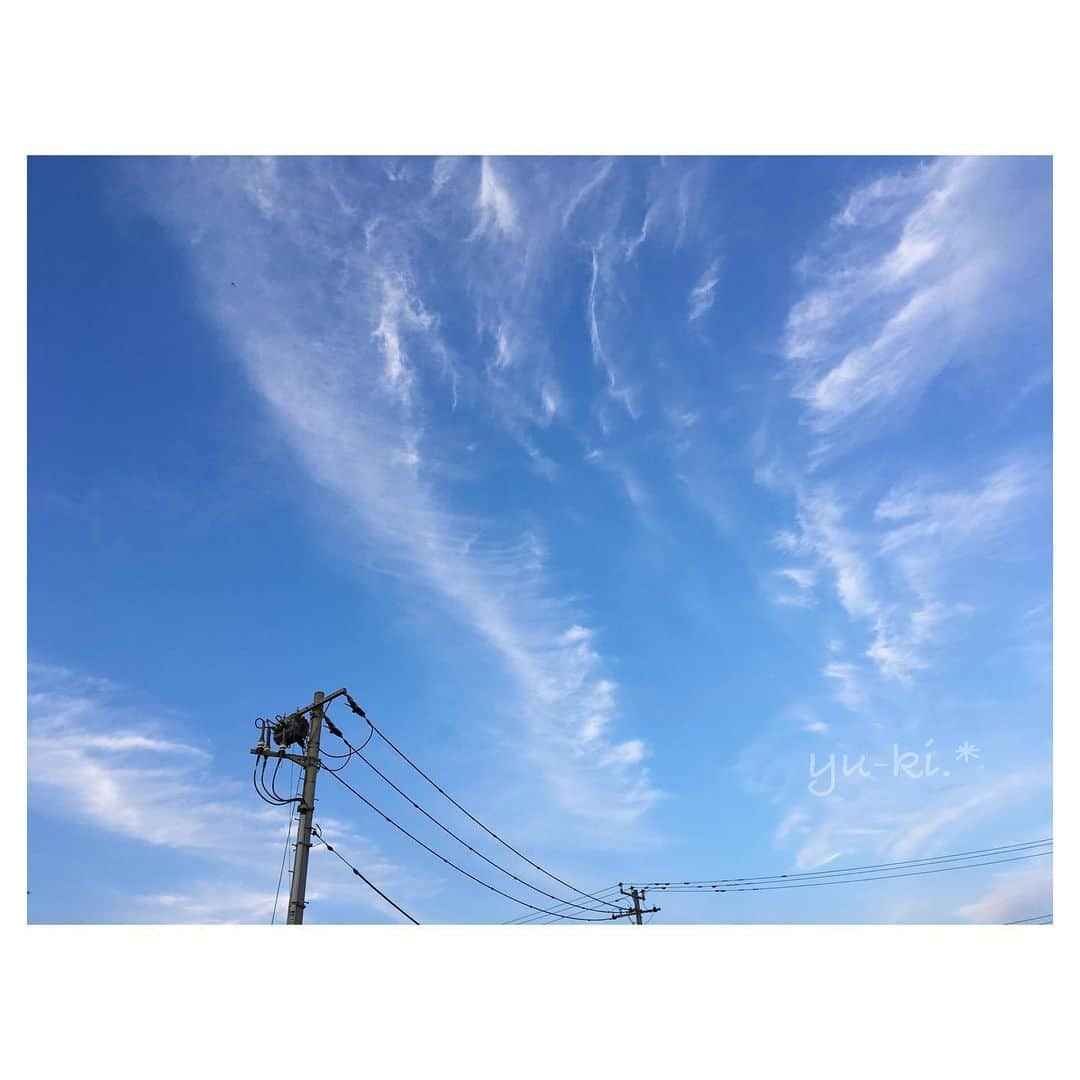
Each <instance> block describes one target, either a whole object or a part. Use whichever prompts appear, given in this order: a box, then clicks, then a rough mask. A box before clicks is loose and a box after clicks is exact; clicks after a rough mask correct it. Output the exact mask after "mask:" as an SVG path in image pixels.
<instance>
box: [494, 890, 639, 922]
mask: <svg viewBox="0 0 1080 1080" xmlns="http://www.w3.org/2000/svg"><path fill="white" fill-rule="evenodd" d="M618 894H619V887H618V885H612V886H611V887H610V888H607V889H594V890H593V895H594V896H596V897H597V899H600V900H605V902H607V900H608V899H609V898H610V897H612V896H618ZM569 907H570V905H569V904H557V905H556V907H555V909H554V910H555V911H557V912H558V911H563V910H569ZM545 921H551V920H550V919H548V918H547V917H546V916H544V915H519V916H517V918H515V919H507V920H506V922H505V923H504V924H503V925H504V926H523V925H524V924H526V923H531V922H545Z"/></svg>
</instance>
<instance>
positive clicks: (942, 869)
mask: <svg viewBox="0 0 1080 1080" xmlns="http://www.w3.org/2000/svg"><path fill="white" fill-rule="evenodd" d="M1052 855H1053V852H1051V851H1037V852H1034V853H1033V854H1028V855H1015V856H1013V857H1011V858H1008V859H991V860H988V861H984V862H968V863H959V864H956V865H954V866H935V867H932V868H931V869H929V870H912V871H909V872H907V873H903V874H877V875H872V876H869V877H849V878H831V879H829V880H826V881H797V882H791V883H787V884H783V885H727V886H724V887H720V886H719V885H707V886H704V885H697V886H691V887H690V888H683V887H681V886H678V887H675V886H672V887H668V886H666V885H654V886H653V888H654V889H655V890H657V891H658V892H670V893H693V892H700V893H708V892H714V893H733V892H772V891H773V890H775V889H812V888H814V887H816V886H818V885H855V884H858V883H859V882H863V881H893V880H895V879H897V878H907V877H922V876H923V875H925V874H944V873H946V872H947V871H949V870H971V869H974V868H975V867H979V866H1000V865H1001V864H1002V863H1010V862H1022V861H1023V860H1024V859H1040V858H1044V857H1046V856H1052Z"/></svg>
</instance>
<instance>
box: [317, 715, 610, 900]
mask: <svg viewBox="0 0 1080 1080" xmlns="http://www.w3.org/2000/svg"><path fill="white" fill-rule="evenodd" d="M332 730H333V729H332ZM372 730H374V729H372ZM340 738H341V739H342V741H343V742H344V743H345V745H346V746H348V747H349V749H350V751H351V754H350V757H352V756H355V757H358V758H359V759H360V760H361V761H362V762H363V763H364V764H365V765H366V766H367V767H368V768H369V769H371V771H372V772H373V773H375V775H376V776H378V777H379V778H380V779H381V780H383V781H384V782H385V783H386V784H388V785H389V786H390V787H392V788H393V789H394V791H396V792H397V793H398V794H399V795H400V796H401V797H402V798H403V799H404V800H405V801H406V802H407V803H409V805H410V806H412V807H413V809H414V810H419V811H420V813H421V814H423V815H424V817H426V818H427V819H428V821H430V822H431V823H432V824H434V825H437V826H438V827H439V828H440V829H442V831H443V832H444V833H446V834H447V836H451V837H453V839H455V840H456V841H457V842H458V843H459V844H461V846H462V847H464V848H466V849H467V850H468V851H471V852H472V853H473V854H474V855H476V856H477V857H478V858H480V859H483V860H484V862H486V863H487V864H488V865H489V866H493V867H494V868H495V869H496V870H498V871H499V872H500V873H503V874H505V875H506V876H507V877H509V878H512V879H513V880H514V881H516V882H517V883H518V884H519V885H524V886H525V887H526V888H527V889H532V890H533V891H534V892H538V893H540V895H541V896H546V897H547V898H548V899H549V900H554V901H555V902H556V903H557V904H566V905H567V906H569V907H575V908H578V909H579V910H581V911H592V912H599V913H600V914H605V915H606V914H607V912H605V911H604V910H603V908H595V907H589V906H588V905H587V904H579V903H577V902H576V901H574V900H566V899H565V898H564V897H561V896H556V895H555V894H554V893H549V892H548V891H547V890H546V889H541V888H540V886H539V885H533V884H532V882H529V881H526V880H525V879H524V878H522V877H518V875H517V874H515V873H514V872H513V871H512V870H507V869H506V867H505V866H502V865H500V864H499V863H497V862H495V860H494V859H489V858H488V857H487V856H486V855H485V854H484V853H483V852H482V851H477V849H476V848H474V847H473V846H472V844H470V843H469V842H468V841H467V840H465V839H463V838H462V837H460V836H458V834H457V833H456V832H454V830H453V829H451V828H450V827H449V826H447V825H444V824H443V823H442V822H441V821H439V819H438V818H436V817H434V816H433V815H432V814H430V813H428V811H427V810H425V809H424V808H423V807H422V806H421V805H420V804H419V803H418V802H417V801H416V800H415V799H414V798H413V797H412V796H411V795H408V794H407V793H406V792H404V791H402V790H401V788H399V787H398V786H397V784H395V783H394V781H393V780H391V779H390V777H388V776H387V775H386V774H385V773H384V772H382V771H381V770H380V769H379V768H377V767H376V766H375V765H374V764H373V763H372V762H370V761H368V759H367V758H366V757H364V755H363V754H361V753H360V751H359V750H357V749H354V748H353V745H352V743H351V742H349V740H348V739H346V738H345V736H344V735H342V736H340ZM347 764H348V760H346V762H345V765H347ZM345 765H342V766H341V767H340V768H338V769H332V770H330V771H331V772H334V773H338V772H341V770H342V769H343V768H344V767H345ZM575 891H577V890H575Z"/></svg>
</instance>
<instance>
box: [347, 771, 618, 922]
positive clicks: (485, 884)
mask: <svg viewBox="0 0 1080 1080" xmlns="http://www.w3.org/2000/svg"><path fill="white" fill-rule="evenodd" d="M330 775H331V776H332V777H333V778H334V779H335V780H336V781H337V782H338V783H339V784H341V785H342V786H343V787H346V788H348V789H349V791H351V792H352V793H353V794H354V795H355V796H356V797H357V798H358V799H359V800H360V801H361V802H362V803H364V805H365V806H367V807H369V808H370V809H371V810H374V811H375V813H376V814H378V815H379V817H381V818H382V819H383V820H384V821H386V822H387V823H388V824H390V825H393V826H394V828H395V829H397V830H398V832H400V833H403V834H404V835H405V836H407V837H408V838H409V839H410V840H412V842H413V843H414V844H418V845H419V846H420V847H422V848H423V849H424V850H425V851H426V852H428V853H429V854H430V855H434V856H435V858H436V859H438V860H439V861H440V862H442V863H445V864H446V865H447V866H449V867H451V869H454V870H456V871H457V872H458V873H459V874H462V875H463V876H464V877H467V878H468V879H469V880H470V881H475V882H476V884H477V885H482V886H483V887H484V888H485V889H488V890H490V891H491V892H493V893H497V894H498V895H499V896H503V897H505V898H506V899H507V900H511V901H513V902H514V903H515V904H520V905H521V906H522V907H527V908H531V909H532V910H533V911H539V912H541V913H542V914H544V915H556V914H558V913H557V912H553V911H549V910H548V909H547V908H542V907H537V906H536V904H530V903H529V902H528V901H527V900H522V899H520V897H517V896H513V895H511V894H510V893H508V892H504V891H503V890H502V889H500V888H497V887H496V886H494V885H492V884H491V883H490V882H487V881H484V880H483V879H482V878H478V877H477V876H476V875H475V874H470V873H469V871H468V870H466V869H465V868H464V867H462V866H458V864H457V863H456V862H454V861H453V860H452V859H448V858H447V857H446V856H445V855H441V854H439V852H437V851H436V850H435V849H434V848H433V847H430V846H429V845H428V844H425V843H424V841H423V840H421V839H420V838H419V837H418V836H414V835H413V834H412V833H411V832H409V830H408V829H406V828H405V826H404V825H400V824H398V822H396V821H395V820H394V819H393V818H392V817H390V816H389V815H387V814H384V813H383V812H382V810H380V809H379V808H378V807H377V806H376V805H375V804H374V803H373V802H372V801H371V800H370V799H368V798H367V796H365V795H363V794H361V793H360V792H359V791H357V790H356V788H354V787H353V786H352V784H350V783H349V781H348V780H344V779H342V778H341V777H340V776H338V775H337V773H334V772H332V773H330ZM559 918H561V919H572V920H573V921H574V922H607V918H604V919H591V918H586V917H585V916H582V915H567V914H563V915H559Z"/></svg>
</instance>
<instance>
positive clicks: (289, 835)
mask: <svg viewBox="0 0 1080 1080" xmlns="http://www.w3.org/2000/svg"><path fill="white" fill-rule="evenodd" d="M293 768H296V763H295V762H294V763H293ZM300 784H301V774H299V772H298V773H297V774H296V783H295V784H294V785H293V788H294V790H295V791H296V794H297V795H299V794H300ZM295 817H296V814H295V812H294V811H293V810H292V809H291V808H290V809H289V826H288V828H287V829H286V830H285V847H284V849H283V850H282V852H281V869H280V870H278V877H277V889H276V890H275V892H274V910H273V912H272V913H271V915H270V925H271V926H273V925H274V920H275V919H276V918H277V909H278V901H279V900H280V899H281V882H282V879H283V878H284V877H285V860H286V859H287V858H288V855H289V840H290V839H291V838H292V826H293V818H295Z"/></svg>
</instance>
